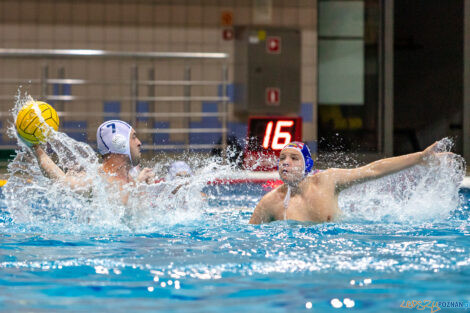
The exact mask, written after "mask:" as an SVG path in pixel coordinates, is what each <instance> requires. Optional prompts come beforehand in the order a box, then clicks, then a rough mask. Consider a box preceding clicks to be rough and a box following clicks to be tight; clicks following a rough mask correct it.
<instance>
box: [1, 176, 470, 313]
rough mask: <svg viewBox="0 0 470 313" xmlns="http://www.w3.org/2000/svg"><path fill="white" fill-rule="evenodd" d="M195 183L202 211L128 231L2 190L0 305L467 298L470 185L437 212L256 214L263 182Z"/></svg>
mask: <svg viewBox="0 0 470 313" xmlns="http://www.w3.org/2000/svg"><path fill="white" fill-rule="evenodd" d="M203 191H204V192H205V193H206V194H207V201H206V202H205V204H204V207H203V209H202V210H201V212H202V213H201V214H199V215H195V216H193V215H192V216H191V217H188V218H186V219H180V220H179V221H178V222H174V223H165V221H164V220H163V221H160V222H159V223H157V225H155V227H153V228H147V229H140V230H127V231H126V230H123V229H112V228H91V227H89V228H87V227H85V226H83V227H81V229H80V231H76V230H74V231H69V230H68V229H67V224H64V225H65V227H64V228H63V229H57V228H53V227H52V226H51V227H52V228H51V229H47V227H44V225H40V226H35V225H34V224H28V225H25V224H21V223H15V222H13V221H12V220H11V216H10V215H9V214H8V212H7V211H8V210H7V208H6V204H5V200H4V197H3V196H2V200H1V202H0V235H1V239H0V267H1V270H0V311H2V312H26V311H28V312H30V311H34V312H57V311H61V312H84V311H86V312H105V311H106V312H156V311H164V312H222V311H223V312H294V311H295V312H325V311H338V309H339V310H349V309H351V310H353V309H354V310H358V309H360V310H361V311H365V312H407V309H406V308H403V307H400V306H401V305H403V301H407V300H409V301H412V300H432V301H443V302H444V301H461V302H462V303H467V302H469V301H470V293H469V292H468V286H469V283H470V241H469V235H470V218H469V207H470V189H461V190H460V191H459V194H460V205H459V207H458V208H456V209H453V210H452V211H451V212H450V213H449V214H447V215H446V217H444V218H433V219H423V220H417V221H413V222H410V221H400V220H392V221H390V220H384V221H380V220H378V221H377V220H363V221H358V220H354V219H353V220H346V221H341V222H339V223H326V224H319V225H315V224H309V223H296V222H284V221H281V222H274V223H270V224H267V225H256V226H253V225H248V224H247V223H248V220H249V217H250V215H251V212H252V210H253V208H254V207H255V205H256V203H257V201H258V200H259V199H260V197H261V196H262V195H263V194H264V193H265V192H266V191H265V190H264V189H263V186H262V185H261V184H233V185H217V186H208V187H205V188H204V190H203ZM70 225H71V224H70ZM405 303H406V302H405ZM442 305H443V304H441V306H442ZM412 310H413V311H415V310H417V309H416V308H414V309H412ZM408 311H410V310H409V309H408ZM428 311H431V309H426V312H428Z"/></svg>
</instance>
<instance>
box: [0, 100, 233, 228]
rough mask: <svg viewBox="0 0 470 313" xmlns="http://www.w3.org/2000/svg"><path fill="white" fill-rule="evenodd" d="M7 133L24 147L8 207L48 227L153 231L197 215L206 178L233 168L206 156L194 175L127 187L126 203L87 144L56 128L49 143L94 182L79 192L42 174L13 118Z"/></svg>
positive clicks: (65, 163)
mask: <svg viewBox="0 0 470 313" xmlns="http://www.w3.org/2000/svg"><path fill="white" fill-rule="evenodd" d="M32 100H33V99H32V98H31V97H30V96H27V95H25V96H21V95H20V94H18V97H17V101H16V104H15V106H14V108H13V109H12V110H11V115H12V119H13V121H14V120H15V119H16V116H17V114H18V111H19V110H20V109H21V107H22V106H23V105H24V104H25V103H27V102H29V101H32ZM8 134H9V136H10V137H11V138H15V139H16V140H17V141H18V144H19V149H18V150H17V151H16V152H17V156H16V158H15V159H14V160H13V161H12V162H10V164H9V165H8V173H9V178H8V183H7V184H6V185H5V186H4V187H3V188H2V192H3V195H4V198H5V205H6V211H7V213H8V214H9V217H10V218H11V221H12V223H14V224H17V225H23V226H24V227H26V228H29V229H40V230H41V231H45V232H48V231H52V232H83V231H85V232H87V231H97V230H98V231H105V232H109V231H152V229H155V228H158V227H161V226H162V225H169V224H170V225H173V224H175V223H181V222H185V221H188V220H194V219H197V218H198V217H199V215H200V213H201V210H202V209H203V207H204V204H205V201H204V199H203V198H202V196H201V192H200V191H201V190H202V188H203V187H204V186H205V184H206V182H207V179H208V178H209V177H214V175H216V174H215V173H216V172H220V171H226V170H230V168H224V167H223V166H220V165H217V164H215V163H211V162H210V161H209V160H206V166H205V167H203V168H202V173H201V174H200V175H198V176H196V177H192V178H191V179H186V180H184V179H183V180H175V181H171V182H160V183H158V184H152V185H146V184H137V186H133V187H131V186H125V189H126V191H128V192H129V201H128V205H127V206H124V205H123V204H122V202H121V201H120V197H119V196H118V195H119V190H118V187H117V186H113V185H111V184H109V183H108V182H107V180H106V177H105V175H103V172H102V170H101V165H100V162H99V157H98V156H97V155H96V153H95V152H94V150H93V149H92V148H91V147H90V146H89V145H88V144H86V143H83V142H78V141H76V140H74V139H72V138H70V137H68V136H67V135H66V134H64V133H61V132H55V131H53V130H51V135H50V137H49V138H48V143H47V145H44V149H46V150H47V152H48V154H49V155H50V156H51V158H52V159H53V160H54V162H55V163H56V164H57V165H58V166H59V167H60V168H61V169H63V170H64V172H66V173H74V172H75V173H81V174H82V175H83V177H82V179H84V180H87V181H91V185H90V186H89V188H88V189H87V190H84V191H83V192H82V193H77V192H74V191H72V190H71V189H70V188H69V187H68V186H65V185H64V184H61V183H59V182H54V181H52V180H50V179H48V178H46V177H45V176H44V175H43V173H42V172H41V169H40V167H39V164H38V162H37V160H36V158H35V156H34V155H33V153H32V151H31V150H30V149H29V148H28V147H27V146H26V145H25V144H24V143H23V142H22V141H21V140H19V138H18V137H17V133H16V130H15V126H14V123H13V122H12V123H11V124H10V125H9V127H8ZM194 161H195V162H196V161H197V160H194ZM198 162H199V163H202V162H203V161H201V160H199V161H198ZM199 165H200V164H199ZM155 168H158V166H155Z"/></svg>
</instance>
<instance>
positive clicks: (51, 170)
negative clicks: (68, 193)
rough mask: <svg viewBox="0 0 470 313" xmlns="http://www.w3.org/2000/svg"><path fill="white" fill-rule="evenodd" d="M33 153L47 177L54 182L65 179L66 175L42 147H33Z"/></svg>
mask: <svg viewBox="0 0 470 313" xmlns="http://www.w3.org/2000/svg"><path fill="white" fill-rule="evenodd" d="M33 151H34V155H35V156H36V159H37V160H38V163H39V166H40V167H41V169H42V171H43V172H44V174H45V175H46V176H47V177H49V178H50V179H54V180H59V179H63V178H64V177H65V173H64V172H63V171H62V170H61V169H60V168H59V167H58V166H57V165H56V164H55V163H54V162H53V161H52V160H51V158H50V157H49V156H48V155H47V153H46V152H45V151H44V150H43V149H42V148H41V147H39V146H35V147H33Z"/></svg>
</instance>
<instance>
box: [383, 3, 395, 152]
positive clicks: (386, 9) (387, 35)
mask: <svg viewBox="0 0 470 313" xmlns="http://www.w3.org/2000/svg"><path fill="white" fill-rule="evenodd" d="M382 3H383V6H382V8H383V15H382V16H383V49H384V56H383V57H384V60H383V61H384V66H383V70H384V72H383V75H384V78H383V83H384V84H383V101H384V106H383V108H384V111H383V114H384V119H383V127H384V129H383V139H384V141H383V154H384V156H386V157H390V156H392V155H393V24H394V21H393V14H394V12H393V10H394V7H393V3H394V1H393V0H383V2H382Z"/></svg>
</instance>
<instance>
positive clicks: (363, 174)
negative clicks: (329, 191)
mask: <svg viewBox="0 0 470 313" xmlns="http://www.w3.org/2000/svg"><path fill="white" fill-rule="evenodd" d="M436 145H437V142H436V143H434V144H432V145H431V146H429V147H427V148H426V149H425V150H423V151H421V152H416V153H411V154H405V155H401V156H397V157H393V158H387V159H382V160H378V161H375V162H372V163H370V164H367V165H365V166H362V167H358V168H354V169H337V168H333V169H329V170H326V171H325V172H323V175H324V176H325V178H326V179H329V180H332V182H333V183H334V184H335V186H336V190H337V191H340V190H342V189H344V188H347V187H349V186H351V185H353V184H357V183H361V182H364V181H367V180H370V179H375V178H380V177H383V176H386V175H389V174H393V173H396V172H398V171H401V170H404V169H406V168H408V167H411V166H413V165H417V164H419V163H423V162H425V161H427V159H428V158H429V156H431V155H434V154H435V153H436V152H435V150H436Z"/></svg>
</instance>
